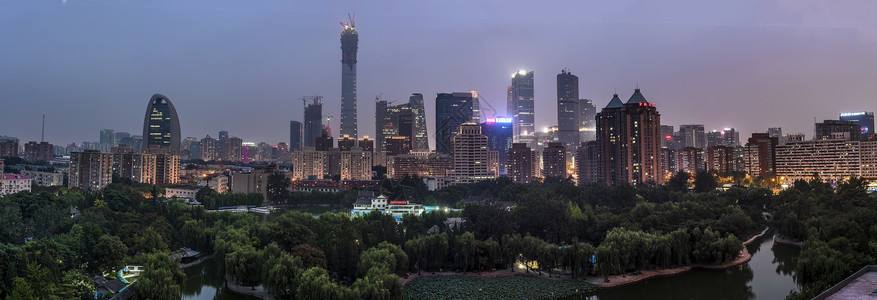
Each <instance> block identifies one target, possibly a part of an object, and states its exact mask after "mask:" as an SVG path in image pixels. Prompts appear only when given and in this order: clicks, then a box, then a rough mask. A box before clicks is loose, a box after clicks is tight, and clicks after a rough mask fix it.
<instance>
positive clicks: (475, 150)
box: [445, 122, 496, 185]
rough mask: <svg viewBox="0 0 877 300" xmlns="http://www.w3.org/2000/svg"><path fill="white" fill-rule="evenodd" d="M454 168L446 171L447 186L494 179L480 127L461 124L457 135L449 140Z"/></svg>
mask: <svg viewBox="0 0 877 300" xmlns="http://www.w3.org/2000/svg"><path fill="white" fill-rule="evenodd" d="M451 144H452V145H453V149H454V152H453V157H454V166H453V170H450V171H448V178H447V181H446V182H445V183H446V184H447V185H457V184H465V183H475V182H479V181H482V180H488V179H493V178H496V175H495V173H494V171H493V170H491V169H490V162H489V153H488V152H490V149H489V148H488V147H487V137H486V136H484V135H483V134H481V126H479V125H478V124H476V123H472V122H468V123H463V124H462V125H460V127H459V128H458V129H457V135H456V136H454V137H453V138H452V139H451Z"/></svg>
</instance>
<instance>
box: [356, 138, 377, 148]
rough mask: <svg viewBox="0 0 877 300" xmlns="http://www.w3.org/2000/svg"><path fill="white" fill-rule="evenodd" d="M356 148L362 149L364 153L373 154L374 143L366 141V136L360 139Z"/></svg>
mask: <svg viewBox="0 0 877 300" xmlns="http://www.w3.org/2000/svg"><path fill="white" fill-rule="evenodd" d="M356 146H357V147H360V148H362V151H365V152H374V151H375V141H374V140H370V139H368V137H367V136H365V137H363V138H362V139H360V140H359V141H358V142H357V144H356Z"/></svg>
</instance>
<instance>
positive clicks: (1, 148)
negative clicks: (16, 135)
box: [0, 139, 18, 157]
mask: <svg viewBox="0 0 877 300" xmlns="http://www.w3.org/2000/svg"><path fill="white" fill-rule="evenodd" d="M0 157H18V140H17V139H6V140H0Z"/></svg>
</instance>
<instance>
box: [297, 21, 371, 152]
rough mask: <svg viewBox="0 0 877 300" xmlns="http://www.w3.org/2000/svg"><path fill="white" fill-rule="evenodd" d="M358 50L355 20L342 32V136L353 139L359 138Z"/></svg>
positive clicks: (346, 25) (345, 26)
mask: <svg viewBox="0 0 877 300" xmlns="http://www.w3.org/2000/svg"><path fill="white" fill-rule="evenodd" d="M358 50H359V33H357V32H356V29H354V24H353V20H350V23H349V24H345V25H344V31H342V32H341V132H340V136H344V135H347V136H349V137H352V138H353V139H356V138H357V137H358V136H359V135H358V133H357V123H356V52H357V51H358ZM316 136H319V135H316ZM316 136H314V137H313V138H316ZM306 138H307V137H306Z"/></svg>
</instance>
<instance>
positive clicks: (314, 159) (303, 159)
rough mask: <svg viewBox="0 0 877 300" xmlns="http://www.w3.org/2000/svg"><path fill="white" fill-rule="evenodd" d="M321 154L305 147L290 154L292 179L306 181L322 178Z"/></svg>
mask: <svg viewBox="0 0 877 300" xmlns="http://www.w3.org/2000/svg"><path fill="white" fill-rule="evenodd" d="M323 168H324V167H323V152H322V151H317V150H316V149H314V147H305V148H304V149H302V150H299V151H295V152H293V153H292V178H294V179H308V177H311V176H314V177H316V178H318V179H320V178H323Z"/></svg>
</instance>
